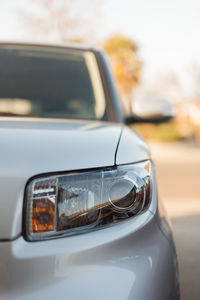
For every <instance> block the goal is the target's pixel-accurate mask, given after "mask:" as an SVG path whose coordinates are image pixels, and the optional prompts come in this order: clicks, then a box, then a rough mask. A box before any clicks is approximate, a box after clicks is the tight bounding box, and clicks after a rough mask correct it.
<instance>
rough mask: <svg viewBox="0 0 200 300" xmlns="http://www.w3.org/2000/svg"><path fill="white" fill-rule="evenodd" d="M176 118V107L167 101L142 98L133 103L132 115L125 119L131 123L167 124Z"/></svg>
mask: <svg viewBox="0 0 200 300" xmlns="http://www.w3.org/2000/svg"><path fill="white" fill-rule="evenodd" d="M174 117H175V111H174V105H173V104H172V103H171V102H170V101H169V100H167V99H162V98H151V97H147V98H140V99H137V100H135V101H134V102H133V105H132V115H131V116H128V117H126V118H125V123H126V124H131V123H153V124H159V123H165V122H168V121H170V120H171V119H172V118H174Z"/></svg>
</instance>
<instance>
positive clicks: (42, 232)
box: [0, 43, 179, 300]
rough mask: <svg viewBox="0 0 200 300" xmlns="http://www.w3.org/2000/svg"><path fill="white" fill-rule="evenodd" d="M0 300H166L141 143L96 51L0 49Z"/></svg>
mask: <svg viewBox="0 0 200 300" xmlns="http://www.w3.org/2000/svg"><path fill="white" fill-rule="evenodd" d="M0 65H1V68H0V140H1V149H0V154H1V155H0V166H1V168H0V190H1V197H0V203H1V210H0V277H1V280H0V298H1V299H15V300H16V299H20V300H22V299H30V300H33V299H55V298H59V299H63V298H66V297H67V298H69V299H87V300H89V299H104V300H106V299H109V300H110V299H115V300H117V299H118V300H128V299H138V300H147V299H148V300H151V299H152V300H178V299H179V284H178V268H177V258H176V251H175V247H174V242H173V238H172V232H171V227H170V225H169V223H168V220H167V218H166V215H165V213H164V210H163V209H162V205H161V203H160V202H159V200H158V197H157V183H156V176H155V167H154V164H153V162H152V159H151V155H150V152H149V148H148V146H147V144H146V143H145V142H144V141H143V140H142V139H141V138H140V137H139V136H138V135H137V134H136V133H135V132H134V131H133V130H131V129H129V128H128V126H127V125H125V124H130V123H133V122H158V121H159V122H161V121H165V120H168V119H169V118H170V117H171V116H172V115H171V112H170V111H168V113H167V114H166V112H163V111H162V107H161V109H160V110H159V113H158V110H157V111H156V114H153V112H152V109H151V112H150V116H148V111H147V109H145V116H142V115H141V116H139V115H137V116H136V115H134V114H132V115H131V116H126V115H125V114H124V112H123V109H122V104H121V102H120V100H119V96H118V93H117V90H116V86H115V83H114V81H113V78H112V75H111V73H110V70H109V68H108V64H107V61H106V58H105V55H104V53H103V52H102V51H101V50H97V49H91V48H88V47H81V46H74V45H71V46H53V45H49V46H48V45H31V44H29V45H28V44H12V43H4V44H3V43H2V44H1V45H0Z"/></svg>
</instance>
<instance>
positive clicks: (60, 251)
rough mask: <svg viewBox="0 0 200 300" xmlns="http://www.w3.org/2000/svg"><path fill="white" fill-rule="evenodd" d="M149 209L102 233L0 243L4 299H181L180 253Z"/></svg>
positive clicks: (0, 281)
mask: <svg viewBox="0 0 200 300" xmlns="http://www.w3.org/2000/svg"><path fill="white" fill-rule="evenodd" d="M155 218H157V217H155V216H154V215H153V214H152V213H151V212H150V211H146V212H145V213H143V214H141V215H139V216H137V217H135V218H133V219H129V220H127V221H125V222H123V223H121V224H117V225H115V226H112V227H110V228H106V229H101V230H99V231H95V232H91V233H88V234H83V235H79V236H72V237H67V238H60V239H55V240H48V241H43V242H27V241H25V240H24V239H23V237H20V238H18V239H17V240H15V241H12V242H2V243H0V298H1V299H2V300H4V299H9V300H13V299H15V300H19V299H20V300H25V299H26V300H27V299H29V300H36V299H37V300H38V299H48V300H51V299H73V300H76V299H86V300H90V299H91V300H94V299H95V300H100V299H101V300H102V299H103V300H107V299H108V300H112V299H115V300H130V299H135V300H137V299H138V300H147V299H148V300H165V299H166V300H169V299H170V300H178V299H179V296H178V291H177V266H176V255H175V253H174V251H173V247H172V246H171V243H170V241H169V240H168V239H167V238H166V237H165V235H164V234H163V233H162V231H161V230H160V228H159V226H158V225H157V222H156V220H155Z"/></svg>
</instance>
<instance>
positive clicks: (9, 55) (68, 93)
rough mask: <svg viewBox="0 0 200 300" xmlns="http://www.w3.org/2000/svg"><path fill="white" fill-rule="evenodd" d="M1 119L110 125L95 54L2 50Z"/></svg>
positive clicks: (20, 48) (18, 48)
mask: <svg viewBox="0 0 200 300" xmlns="http://www.w3.org/2000/svg"><path fill="white" fill-rule="evenodd" d="M0 116H25V117H40V118H66V119H67V118H68V119H88V120H107V114H106V105H105V96H104V91H103V87H102V82H101V78H100V74H99V71H98V66H97V62H96V58H95V56H94V54H93V53H92V52H90V51H82V50H72V49H66V48H53V47H41V46H40V47H36V46H34V47H32V46H9V45H8V46H6V45H5V46H0Z"/></svg>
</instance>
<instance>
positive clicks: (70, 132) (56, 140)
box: [0, 118, 122, 240]
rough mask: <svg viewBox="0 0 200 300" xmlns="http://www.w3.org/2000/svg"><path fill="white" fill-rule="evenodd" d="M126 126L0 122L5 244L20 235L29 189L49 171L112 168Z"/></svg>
mask: <svg viewBox="0 0 200 300" xmlns="http://www.w3.org/2000/svg"><path fill="white" fill-rule="evenodd" d="M121 130H122V126H121V125H120V124H119V125H116V124H112V123H107V122H86V121H65V120H64V121H59V120H58V121H55V120H40V119H39V120H38V119H35V120H34V119H33V120H28V119H19V120H18V119H12V118H10V119H9V118H8V119H3V120H1V121H0V141H1V148H0V191H1V196H0V198H1V199H0V204H1V209H0V240H3V239H5V240H7V239H13V238H15V237H16V236H17V235H18V234H20V233H21V228H22V211H23V197H24V188H25V186H26V183H27V181H28V179H30V178H31V177H33V176H35V175H38V174H42V173H50V172H60V171H70V170H79V169H90V168H98V167H104V166H113V165H114V163H115V153H116V149H117V145H118V142H119V138H120V134H121Z"/></svg>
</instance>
